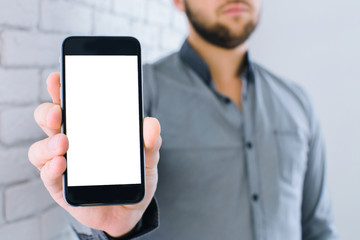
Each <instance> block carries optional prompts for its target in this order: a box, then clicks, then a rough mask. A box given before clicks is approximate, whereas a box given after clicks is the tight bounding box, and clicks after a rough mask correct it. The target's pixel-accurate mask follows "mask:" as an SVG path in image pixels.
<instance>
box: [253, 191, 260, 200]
mask: <svg viewBox="0 0 360 240" xmlns="http://www.w3.org/2000/svg"><path fill="white" fill-rule="evenodd" d="M252 199H253V201H254V202H257V200H259V195H257V194H256V193H254V194H253V195H252Z"/></svg>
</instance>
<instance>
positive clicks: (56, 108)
mask: <svg viewBox="0 0 360 240" xmlns="http://www.w3.org/2000/svg"><path fill="white" fill-rule="evenodd" d="M59 110H60V106H59V105H57V104H56V105H55V106H53V107H52V108H51V109H50V111H49V112H53V111H59Z"/></svg>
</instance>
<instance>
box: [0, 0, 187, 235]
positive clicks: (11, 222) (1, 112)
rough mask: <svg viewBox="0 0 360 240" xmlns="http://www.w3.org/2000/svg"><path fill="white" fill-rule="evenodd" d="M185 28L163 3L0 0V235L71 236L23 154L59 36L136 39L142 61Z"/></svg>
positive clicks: (37, 133) (54, 66)
mask: <svg viewBox="0 0 360 240" xmlns="http://www.w3.org/2000/svg"><path fill="white" fill-rule="evenodd" d="M185 26H186V23H185V20H184V17H183V16H182V14H180V13H178V12H176V11H175V10H174V7H173V6H172V1H171V0H131V1H124V0H26V1H24V0H0V239H4V240H5V239H27V240H32V239H34V240H65V239H66V240H71V239H76V237H75V235H74V233H73V232H72V230H71V228H70V227H69V224H68V222H69V219H68V216H67V214H65V213H64V211H63V210H62V209H61V208H60V207H57V206H56V205H55V204H54V202H53V201H52V199H51V198H50V197H49V195H48V193H47V192H46V190H45V189H44V187H43V186H42V183H41V182H40V179H39V173H38V171H37V169H35V168H34V167H33V166H31V164H30V163H29V162H28V159H27V150H28V148H29V146H30V145H31V144H32V143H33V142H35V141H37V140H39V139H41V138H44V137H45V135H44V133H42V131H41V130H40V128H39V127H38V126H37V125H36V124H35V121H34V119H33V111H34V109H35V108H36V106H38V104H40V103H41V102H44V101H50V97H49V95H48V93H47V89H46V78H47V76H48V75H49V73H50V72H52V71H58V70H59V63H58V59H59V54H60V46H61V42H62V40H63V39H64V38H65V37H66V36H68V35H88V34H89V35H132V36H136V37H137V38H138V39H139V40H140V42H141V44H142V50H143V53H142V54H143V60H144V62H149V61H154V60H155V59H157V58H158V57H159V56H163V55H165V54H167V53H169V52H170V51H173V50H175V49H177V48H178V47H179V46H180V44H181V42H182V41H183V39H184V36H185V34H186V32H187V29H186V27H185ZM72 221H74V220H72Z"/></svg>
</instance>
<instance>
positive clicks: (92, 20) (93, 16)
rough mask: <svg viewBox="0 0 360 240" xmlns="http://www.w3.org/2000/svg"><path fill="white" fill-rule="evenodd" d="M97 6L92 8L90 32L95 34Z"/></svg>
mask: <svg viewBox="0 0 360 240" xmlns="http://www.w3.org/2000/svg"><path fill="white" fill-rule="evenodd" d="M95 11H96V10H95V8H94V6H93V7H92V8H91V29H90V34H91V35H94V32H95Z"/></svg>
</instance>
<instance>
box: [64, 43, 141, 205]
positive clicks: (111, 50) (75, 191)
mask: <svg viewBox="0 0 360 240" xmlns="http://www.w3.org/2000/svg"><path fill="white" fill-rule="evenodd" d="M65 55H136V56H137V57H138V96H139V101H138V102H139V123H140V124H139V132H140V134H139V138H140V146H139V147H140V148H139V151H140V161H141V163H140V165H141V183H140V184H126V185H125V184H124V185H96V186H70V187H69V186H68V184H67V170H65V172H64V174H63V190H64V198H65V201H66V202H67V203H68V204H70V205H72V206H99V205H117V204H135V203H138V202H140V201H141V200H142V199H143V198H144V195H145V172H144V168H145V166H144V142H143V115H144V114H143V100H142V99H143V97H142V63H141V46H140V42H139V41H138V40H137V39H136V38H134V37H123V36H122V37H118V36H116V37H115V36H114V37H108V36H96V37H94V36H71V37H67V38H66V39H65V40H64V41H63V44H62V53H61V56H62V58H61V66H62V67H61V106H62V119H63V124H62V132H63V133H64V134H66V98H65V97H66V92H65V86H66V79H65V71H66V69H65ZM64 157H65V159H67V155H66V154H65V155H64Z"/></svg>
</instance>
